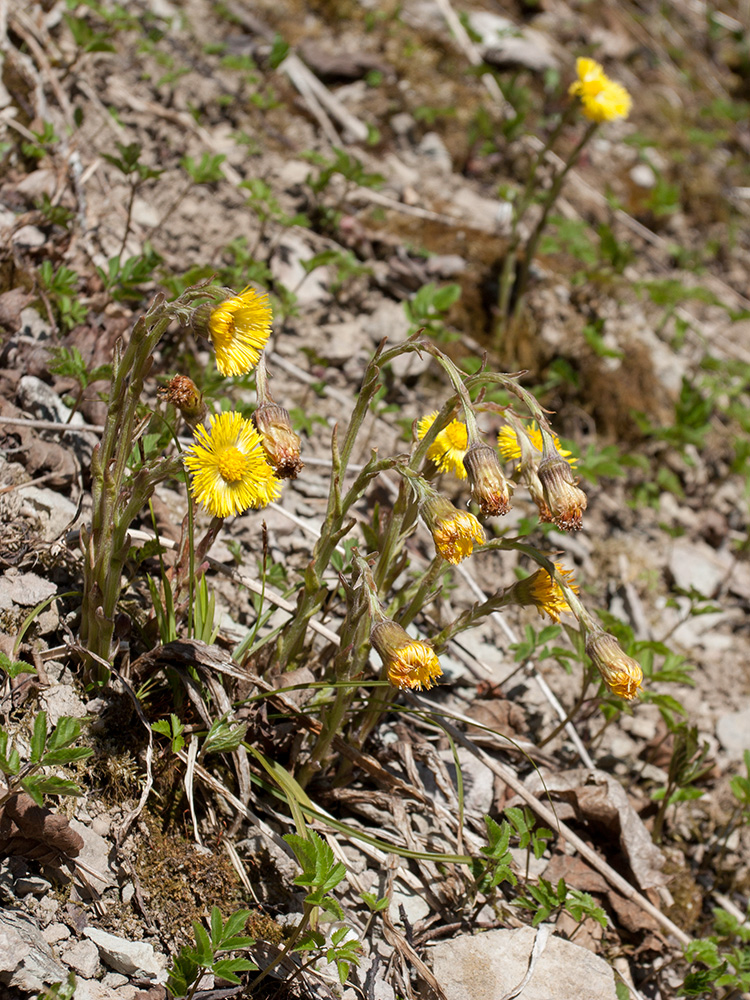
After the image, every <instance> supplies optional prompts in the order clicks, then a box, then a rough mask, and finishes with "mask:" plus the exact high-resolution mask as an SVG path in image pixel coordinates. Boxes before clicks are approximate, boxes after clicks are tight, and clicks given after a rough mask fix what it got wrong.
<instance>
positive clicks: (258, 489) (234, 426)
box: [185, 412, 281, 517]
mask: <svg viewBox="0 0 750 1000" xmlns="http://www.w3.org/2000/svg"><path fill="white" fill-rule="evenodd" d="M185 465H186V467H187V469H188V471H189V472H190V476H191V482H190V492H191V493H192V495H193V497H194V499H195V500H196V501H197V502H198V503H199V504H201V505H202V506H203V507H205V508H206V510H208V512H209V513H210V514H213V515H214V517H229V515H230V514H241V513H242V512H243V511H245V510H247V509H248V508H249V507H265V506H266V504H268V503H270V502H271V500H277V499H278V498H279V497H280V496H281V483H280V482H279V480H278V479H277V478H276V476H275V475H274V472H273V469H272V468H271V466H270V465H269V464H268V462H267V461H266V454H265V452H264V450H263V445H262V443H261V438H260V434H258V432H257V430H256V429H255V427H254V426H253V424H252V423H251V421H249V420H245V418H244V417H243V416H242V414H241V413H235V412H232V413H221V414H219V415H218V416H215V417H209V426H208V429H207V428H206V426H205V424H200V425H199V426H198V427H197V428H196V431H195V443H194V444H193V445H192V446H191V447H190V448H188V449H186V452H185Z"/></svg>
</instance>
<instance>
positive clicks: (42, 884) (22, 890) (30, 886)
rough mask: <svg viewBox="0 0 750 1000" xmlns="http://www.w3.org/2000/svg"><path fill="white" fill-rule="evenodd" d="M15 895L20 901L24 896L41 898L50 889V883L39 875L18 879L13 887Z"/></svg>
mask: <svg viewBox="0 0 750 1000" xmlns="http://www.w3.org/2000/svg"><path fill="white" fill-rule="evenodd" d="M13 888H14V889H15V893H16V895H17V896H18V897H19V898H20V899H22V898H23V897H24V896H29V895H32V896H43V895H44V894H45V893H47V892H49V890H50V889H51V888H52V883H51V882H48V881H47V879H46V878H42V877H41V876H40V875H29V876H28V877H27V878H19V879H18V880H17V882H16V884H15V885H14V886H13Z"/></svg>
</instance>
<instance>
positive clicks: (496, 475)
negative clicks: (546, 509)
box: [464, 442, 511, 517]
mask: <svg viewBox="0 0 750 1000" xmlns="http://www.w3.org/2000/svg"><path fill="white" fill-rule="evenodd" d="M464 467H465V468H466V472H467V473H468V476H469V483H470V485H471V495H472V496H473V497H474V499H475V500H476V502H477V504H478V505H479V509H480V510H481V512H482V513H483V514H485V515H486V516H487V517H496V516H500V515H502V514H507V513H508V511H509V510H510V491H511V485H510V483H509V482H508V480H507V479H506V478H505V476H504V475H503V470H502V469H501V467H500V460H499V459H498V457H497V453H496V451H495V449H494V448H490V446H489V445H488V444H482V443H480V442H477V443H476V444H473V445H472V446H471V448H469V450H468V451H467V452H466V455H465V456H464Z"/></svg>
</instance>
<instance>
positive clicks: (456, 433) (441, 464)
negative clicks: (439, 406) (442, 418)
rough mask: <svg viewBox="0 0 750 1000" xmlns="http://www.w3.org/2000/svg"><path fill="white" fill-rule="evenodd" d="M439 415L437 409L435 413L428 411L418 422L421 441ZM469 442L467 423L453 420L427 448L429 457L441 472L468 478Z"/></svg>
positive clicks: (418, 434)
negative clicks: (466, 461)
mask: <svg viewBox="0 0 750 1000" xmlns="http://www.w3.org/2000/svg"><path fill="white" fill-rule="evenodd" d="M437 415H438V411H437V410H435V412H434V413H428V414H427V416H426V417H422V418H421V420H420V421H419V423H418V424H417V436H418V437H419V439H420V441H421V440H422V438H423V437H424V436H425V434H426V433H427V431H428V430H429V429H430V427H432V425H433V424H434V423H435V418H436V417H437ZM468 443H469V438H468V434H467V431H466V424H464V423H462V422H461V421H460V420H451V422H450V423H449V424H447V425H446V426H445V427H444V428H443V429H442V430H441V431H440V433H439V434H438V435H437V437H436V438H435V440H434V441H433V442H432V444H431V445H430V447H429V448H428V449H427V457H428V458H429V460H430V461H431V462H433V463H434V464H435V465H436V466H437V467H438V470H439V471H440V472H452V473H453V475H454V476H457V477H458V478H459V479H466V469H465V468H464V464H463V462H464V456H465V455H466V449H467V447H468Z"/></svg>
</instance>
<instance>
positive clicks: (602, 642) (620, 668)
mask: <svg viewBox="0 0 750 1000" xmlns="http://www.w3.org/2000/svg"><path fill="white" fill-rule="evenodd" d="M586 652H587V653H588V655H589V656H590V657H591V660H592V662H593V664H594V666H595V667H596V669H597V670H598V671H599V673H600V674H601V676H602V679H603V681H604V683H605V684H606V685H607V687H608V688H609V689H610V691H611V692H612V693H613V694H616V695H619V696H620V698H626V699H627V700H628V701H630V700H631V699H632V698H635V696H636V695H637V694H638V688H639V687H640V686H641V683H642V681H643V671H642V670H641V667H640V664H639V663H638V661H637V660H634V659H633V657H632V656H628V655H627V654H626V653H624V652H623V650H622V649H621V648H620V644H619V643H618V641H617V639H615V637H614V636H613V635H610V634H609V633H608V632H599V633H596V634H594V635H590V636H589V638H588V639H587V640H586Z"/></svg>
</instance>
